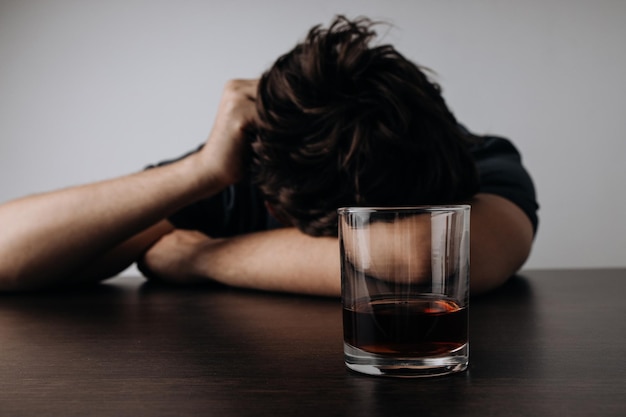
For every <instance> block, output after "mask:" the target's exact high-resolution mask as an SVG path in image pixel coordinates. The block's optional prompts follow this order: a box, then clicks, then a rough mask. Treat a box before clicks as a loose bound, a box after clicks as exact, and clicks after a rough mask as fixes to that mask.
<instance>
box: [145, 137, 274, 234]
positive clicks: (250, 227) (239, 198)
mask: <svg viewBox="0 0 626 417" xmlns="http://www.w3.org/2000/svg"><path fill="white" fill-rule="evenodd" d="M200 149H201V147H199V148H197V149H195V150H193V151H191V152H189V153H186V154H185V155H183V156H181V157H179V158H175V159H171V160H167V161H163V162H159V163H158V164H154V165H150V166H148V167H147V169H151V168H155V167H160V166H163V165H168V164H171V163H174V162H176V161H179V160H181V159H183V158H186V157H187V156H189V155H191V154H193V153H195V152H197V151H198V150H200ZM168 220H169V221H170V222H171V223H172V224H173V225H174V226H175V227H176V228H179V229H187V230H198V231H200V232H203V233H205V234H207V235H209V236H212V237H227V236H234V235H238V234H242V233H249V232H253V231H257V230H263V229H265V228H266V227H267V210H266V209H265V206H264V204H263V200H262V199H261V198H260V196H259V193H258V191H257V190H256V187H254V186H252V185H251V184H250V183H249V182H248V181H242V182H241V183H238V184H235V185H231V186H230V187H227V188H226V189H224V190H223V191H222V192H220V193H218V194H216V195H214V196H212V197H210V198H206V199H202V200H199V201H196V202H195V203H193V204H190V205H189V206H187V207H184V208H182V209H181V210H179V211H177V212H176V213H174V214H172V215H171V216H169V217H168Z"/></svg>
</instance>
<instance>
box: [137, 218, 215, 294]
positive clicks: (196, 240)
mask: <svg viewBox="0 0 626 417" xmlns="http://www.w3.org/2000/svg"><path fill="white" fill-rule="evenodd" d="M218 241H219V239H212V238H210V237H208V236H206V235H205V234H203V233H200V232H197V231H190V230H180V229H177V230H174V231H173V232H171V233H168V234H166V235H163V236H162V237H161V239H159V240H158V241H157V242H156V243H155V244H154V245H152V247H151V248H150V249H148V250H147V251H146V253H145V254H144V255H143V256H142V258H141V259H140V260H139V262H137V266H138V268H139V270H140V271H141V272H142V273H143V274H144V275H145V276H146V277H147V278H148V279H150V280H155V281H159V282H166V283H170V284H194V283H201V282H206V281H207V279H208V278H207V277H206V276H201V275H199V274H197V273H196V272H194V271H195V268H194V265H195V262H196V261H197V259H196V258H197V255H198V254H201V253H202V252H203V250H204V249H205V248H206V247H207V245H210V244H212V243H217V242H218Z"/></svg>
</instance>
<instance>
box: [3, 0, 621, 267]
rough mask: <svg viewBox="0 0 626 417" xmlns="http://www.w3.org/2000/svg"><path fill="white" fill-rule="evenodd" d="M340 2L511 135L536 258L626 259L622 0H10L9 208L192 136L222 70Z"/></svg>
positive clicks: (482, 119) (267, 50) (268, 57)
mask: <svg viewBox="0 0 626 417" xmlns="http://www.w3.org/2000/svg"><path fill="white" fill-rule="evenodd" d="M338 13H343V14H346V15H347V16H348V17H355V16H358V15H366V16H369V17H371V18H374V19H382V20H386V21H388V22H390V23H392V24H393V25H394V27H393V28H392V29H390V30H385V29H384V28H383V27H381V30H380V31H381V32H382V33H381V34H383V35H384V38H383V42H385V43H392V44H394V45H395V46H396V47H397V49H399V50H400V51H401V52H402V53H404V54H405V55H406V56H408V57H409V58H410V59H412V60H413V61H415V62H416V63H419V64H422V65H425V66H428V67H430V68H432V69H433V70H435V71H436V72H437V74H438V76H437V81H438V82H439V83H440V84H441V85H442V86H443V88H444V95H445V97H446V99H447V101H448V104H449V105H450V107H451V108H452V109H453V111H454V112H455V114H456V116H457V117H458V118H459V120H461V121H462V122H463V123H465V124H466V125H467V126H468V127H469V128H470V129H472V130H473V131H475V132H477V133H495V134H500V135H503V136H506V137H509V138H511V139H512V140H513V141H514V142H515V144H516V145H517V146H518V148H519V149H520V151H521V152H522V154H523V156H524V161H525V164H526V166H527V168H528V169H529V170H530V171H531V173H532V176H533V178H534V180H535V183H536V186H537V191H538V194H539V200H540V204H541V211H540V219H541V220H540V221H541V223H540V229H539V234H538V236H537V239H536V245H535V247H534V250H533V254H532V256H531V258H530V260H529V262H528V263H527V265H526V267H527V268H557V267H575V268H580V267H625V266H626V256H625V255H626V238H625V236H626V220H625V217H626V216H625V215H624V214H623V210H624V208H625V207H626V193H624V191H626V185H624V180H626V168H625V167H624V164H623V162H622V161H623V159H624V156H626V138H625V136H626V117H624V113H625V110H626V79H625V77H626V76H625V74H626V46H625V44H624V42H625V41H626V2H625V1H622V0H615V1H609V0H594V1H591V0H589V1H576V0H526V1H512V0H511V1H503V0H476V1H462V0H458V1H452V0H448V1H446V0H414V1H407V0H384V1H383V0H380V1H374V0H369V1H358V0H315V1H307V2H303V1H295V0H265V1H257V0H249V1H241V0H230V1H221V0H220V1H217V0H213V1H212V0H204V1H200V0H177V1H164V0H160V1H148V0H145V1H142V0H106V1H97V0H92V1H90V0H48V1H45V0H0V170H1V171H0V174H1V175H0V202H3V201H6V200H9V199H12V198H16V197H19V196H22V195H25V194H30V193H33V192H40V191H45V190H50V189H55V188H59V187H62V186H67V185H72V184H78V183H84V182H89V181H94V180H98V179H104V178H108V177H113V176H118V175H121V174H126V173H129V172H132V171H136V170H139V169H142V168H143V167H144V166H145V165H147V164H149V163H152V162H156V161H159V160H162V159H166V158H170V157H173V156H177V155H179V154H181V153H183V152H185V151H187V150H189V149H191V148H193V147H195V146H196V145H197V144H199V143H201V142H203V141H204V139H205V137H206V136H207V134H208V132H209V130H210V128H211V125H212V122H213V116H214V114H215V111H216V107H217V103H218V101H219V96H220V92H221V90H222V86H223V84H224V83H225V81H226V80H228V79H230V78H238V77H246V78H248V77H250V78H251V77H258V76H259V74H260V73H261V72H262V71H263V70H265V69H266V68H267V67H268V66H269V65H271V63H272V62H273V61H274V59H275V58H277V57H278V55H280V54H282V53H284V52H286V51H287V50H289V49H291V48H292V47H293V46H294V45H295V43H296V42H297V41H298V40H300V39H302V37H303V36H304V35H305V33H306V31H307V30H308V29H309V28H310V27H311V26H312V25H314V24H318V23H323V24H327V23H328V22H329V21H330V20H331V18H332V17H333V16H334V15H335V14H338ZM0 233H1V230H0Z"/></svg>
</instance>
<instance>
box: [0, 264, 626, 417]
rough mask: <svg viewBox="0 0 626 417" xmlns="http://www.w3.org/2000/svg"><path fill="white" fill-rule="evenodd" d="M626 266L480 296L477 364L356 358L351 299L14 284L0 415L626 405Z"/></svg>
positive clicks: (540, 275) (506, 412) (136, 282)
mask: <svg viewBox="0 0 626 417" xmlns="http://www.w3.org/2000/svg"><path fill="white" fill-rule="evenodd" d="M625 298H626V270H623V269H622V270H618V269H612V270H610V269H607V270H552V271H548V270H541V271H539V270H536V271H524V272H523V273H521V274H520V276H518V277H515V278H513V279H512V280H511V281H510V282H509V283H508V284H507V285H505V286H504V287H503V288H502V289H501V290H499V291H497V292H495V293H493V294H490V295H488V296H483V297H478V298H474V299H473V300H472V302H471V305H470V346H471V348H470V351H471V354H470V362H471V364H470V368H469V370H468V371H467V372H465V373H463V374H458V375H453V376H447V377H440V378H433V379H419V380H415V379H413V380H398V379H388V378H378V377H369V376H363V375H359V374H355V373H351V372H350V371H348V370H346V369H345V367H344V364H343V354H342V329H341V310H340V302H339V300H335V299H319V298H307V297H297V296H287V295H276V294H266V293H256V292H245V291H238V290H233V289H228V288H223V287H216V286H211V287H200V288H172V287H163V286H157V285H155V284H147V283H144V282H143V281H142V280H141V279H140V278H116V279H114V280H112V281H110V282H109V283H107V284H104V285H100V286H97V287H92V288H88V289H80V290H72V291H65V292H59V291H57V292H46V293H37V294H26V295H24V294H22V295H0V415H1V416H81V417H82V416H162V415H163V416H164V415H171V416H191V415H203V416H313V415H315V416H335V415H336V416H359V417H365V416H403V415H407V416H409V415H410V416H420V417H423V416H455V417H458V416H481V417H485V416H533V417H541V416H544V417H545V416H558V417H565V416H585V417H590V416H626V320H625V319H626V300H625Z"/></svg>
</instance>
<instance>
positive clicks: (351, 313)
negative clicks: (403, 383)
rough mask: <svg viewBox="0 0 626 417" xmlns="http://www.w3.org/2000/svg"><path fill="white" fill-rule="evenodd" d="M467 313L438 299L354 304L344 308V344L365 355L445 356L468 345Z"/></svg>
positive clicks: (422, 297)
mask: <svg viewBox="0 0 626 417" xmlns="http://www.w3.org/2000/svg"><path fill="white" fill-rule="evenodd" d="M467 323H468V312H467V308H466V307H465V306H460V305H459V304H458V303H457V302H456V301H454V300H451V299H446V298H441V297H437V296H420V297H416V298H411V299H395V300H394V299H392V300H389V299H381V300H369V299H368V300H366V301H361V302H358V301H357V302H356V303H355V306H354V308H352V309H348V308H345V307H344V309H343V325H344V327H343V328H344V341H345V342H346V343H347V344H349V345H351V346H353V347H356V348H358V349H361V350H363V351H365V352H369V353H374V354H378V355H390V356H395V357H398V356H403V357H430V356H437V355H445V354H448V353H450V352H452V351H455V350H456V349H459V348H461V347H463V346H464V345H465V344H466V343H467V336H468V335H467Z"/></svg>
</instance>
